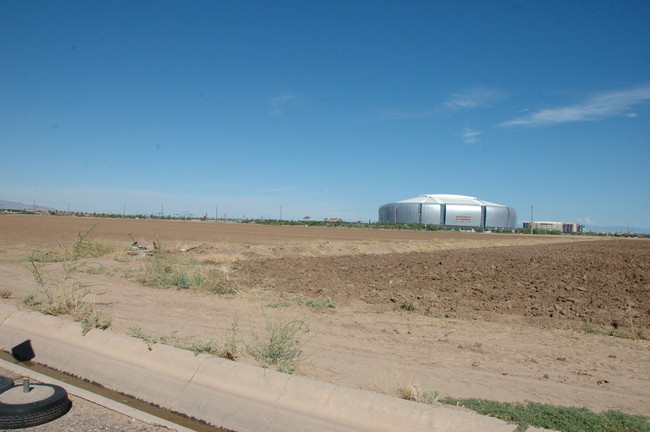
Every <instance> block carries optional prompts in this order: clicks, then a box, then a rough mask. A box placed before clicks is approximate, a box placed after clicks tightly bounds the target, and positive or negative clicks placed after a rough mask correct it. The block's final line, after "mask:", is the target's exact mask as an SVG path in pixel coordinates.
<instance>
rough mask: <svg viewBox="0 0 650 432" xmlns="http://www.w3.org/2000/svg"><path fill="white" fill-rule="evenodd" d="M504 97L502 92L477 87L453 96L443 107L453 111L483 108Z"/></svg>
mask: <svg viewBox="0 0 650 432" xmlns="http://www.w3.org/2000/svg"><path fill="white" fill-rule="evenodd" d="M503 97H504V94H503V92H501V91H500V90H497V89H490V88H486V87H475V88H471V89H467V90H464V91H461V92H458V93H454V94H452V95H451V97H450V98H449V100H448V101H447V102H445V103H444V104H443V106H444V107H445V108H446V109H451V110H461V109H474V108H482V107H486V106H490V105H492V104H493V103H495V102H498V101H499V100H501V99H503Z"/></svg>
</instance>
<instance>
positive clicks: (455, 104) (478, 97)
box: [380, 87, 506, 120]
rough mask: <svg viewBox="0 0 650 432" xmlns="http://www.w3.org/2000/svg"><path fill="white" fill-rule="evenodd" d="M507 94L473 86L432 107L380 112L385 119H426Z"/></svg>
mask: <svg viewBox="0 0 650 432" xmlns="http://www.w3.org/2000/svg"><path fill="white" fill-rule="evenodd" d="M505 96H506V94H505V93H504V92H502V91H501V90H498V89H493V88H487V87H472V88H468V89H465V90H462V91H460V92H457V93H453V94H452V95H450V96H449V99H448V100H447V101H445V102H443V103H441V104H439V105H437V106H435V107H433V108H431V109H421V110H395V111H386V112H383V113H381V114H380V117H381V118H383V119H385V120H409V119H424V118H429V117H433V116H435V115H438V114H448V113H449V112H450V111H460V110H470V109H476V108H483V107H489V106H492V105H493V104H494V103H496V102H498V101H500V100H501V99H503V98H504V97H505Z"/></svg>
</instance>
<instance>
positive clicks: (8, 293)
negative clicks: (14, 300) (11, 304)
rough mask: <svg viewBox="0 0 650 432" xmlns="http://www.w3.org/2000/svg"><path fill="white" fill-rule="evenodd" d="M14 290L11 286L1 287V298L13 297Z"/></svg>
mask: <svg viewBox="0 0 650 432" xmlns="http://www.w3.org/2000/svg"><path fill="white" fill-rule="evenodd" d="M12 294H13V293H12V291H11V290H10V289H9V288H1V289H0V298H3V299H8V298H11V295H12Z"/></svg>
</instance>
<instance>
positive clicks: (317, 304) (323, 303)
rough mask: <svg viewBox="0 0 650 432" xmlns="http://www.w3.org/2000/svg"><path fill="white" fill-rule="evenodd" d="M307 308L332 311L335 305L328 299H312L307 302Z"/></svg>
mask: <svg viewBox="0 0 650 432" xmlns="http://www.w3.org/2000/svg"><path fill="white" fill-rule="evenodd" d="M307 306H309V307H312V308H318V309H326V308H330V309H334V308H336V303H334V301H332V299H330V298H314V299H309V300H307Z"/></svg>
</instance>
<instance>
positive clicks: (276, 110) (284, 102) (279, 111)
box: [269, 93, 297, 116]
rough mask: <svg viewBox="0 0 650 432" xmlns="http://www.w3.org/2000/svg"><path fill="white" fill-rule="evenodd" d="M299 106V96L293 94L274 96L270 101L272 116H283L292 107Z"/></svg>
mask: <svg viewBox="0 0 650 432" xmlns="http://www.w3.org/2000/svg"><path fill="white" fill-rule="evenodd" d="M296 104H297V96H296V95H295V94H293V93H285V94H281V95H278V96H274V97H272V98H271V99H270V100H269V105H270V106H271V115H274V116H283V115H284V114H285V112H286V110H287V107H292V106H295V105H296Z"/></svg>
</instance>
